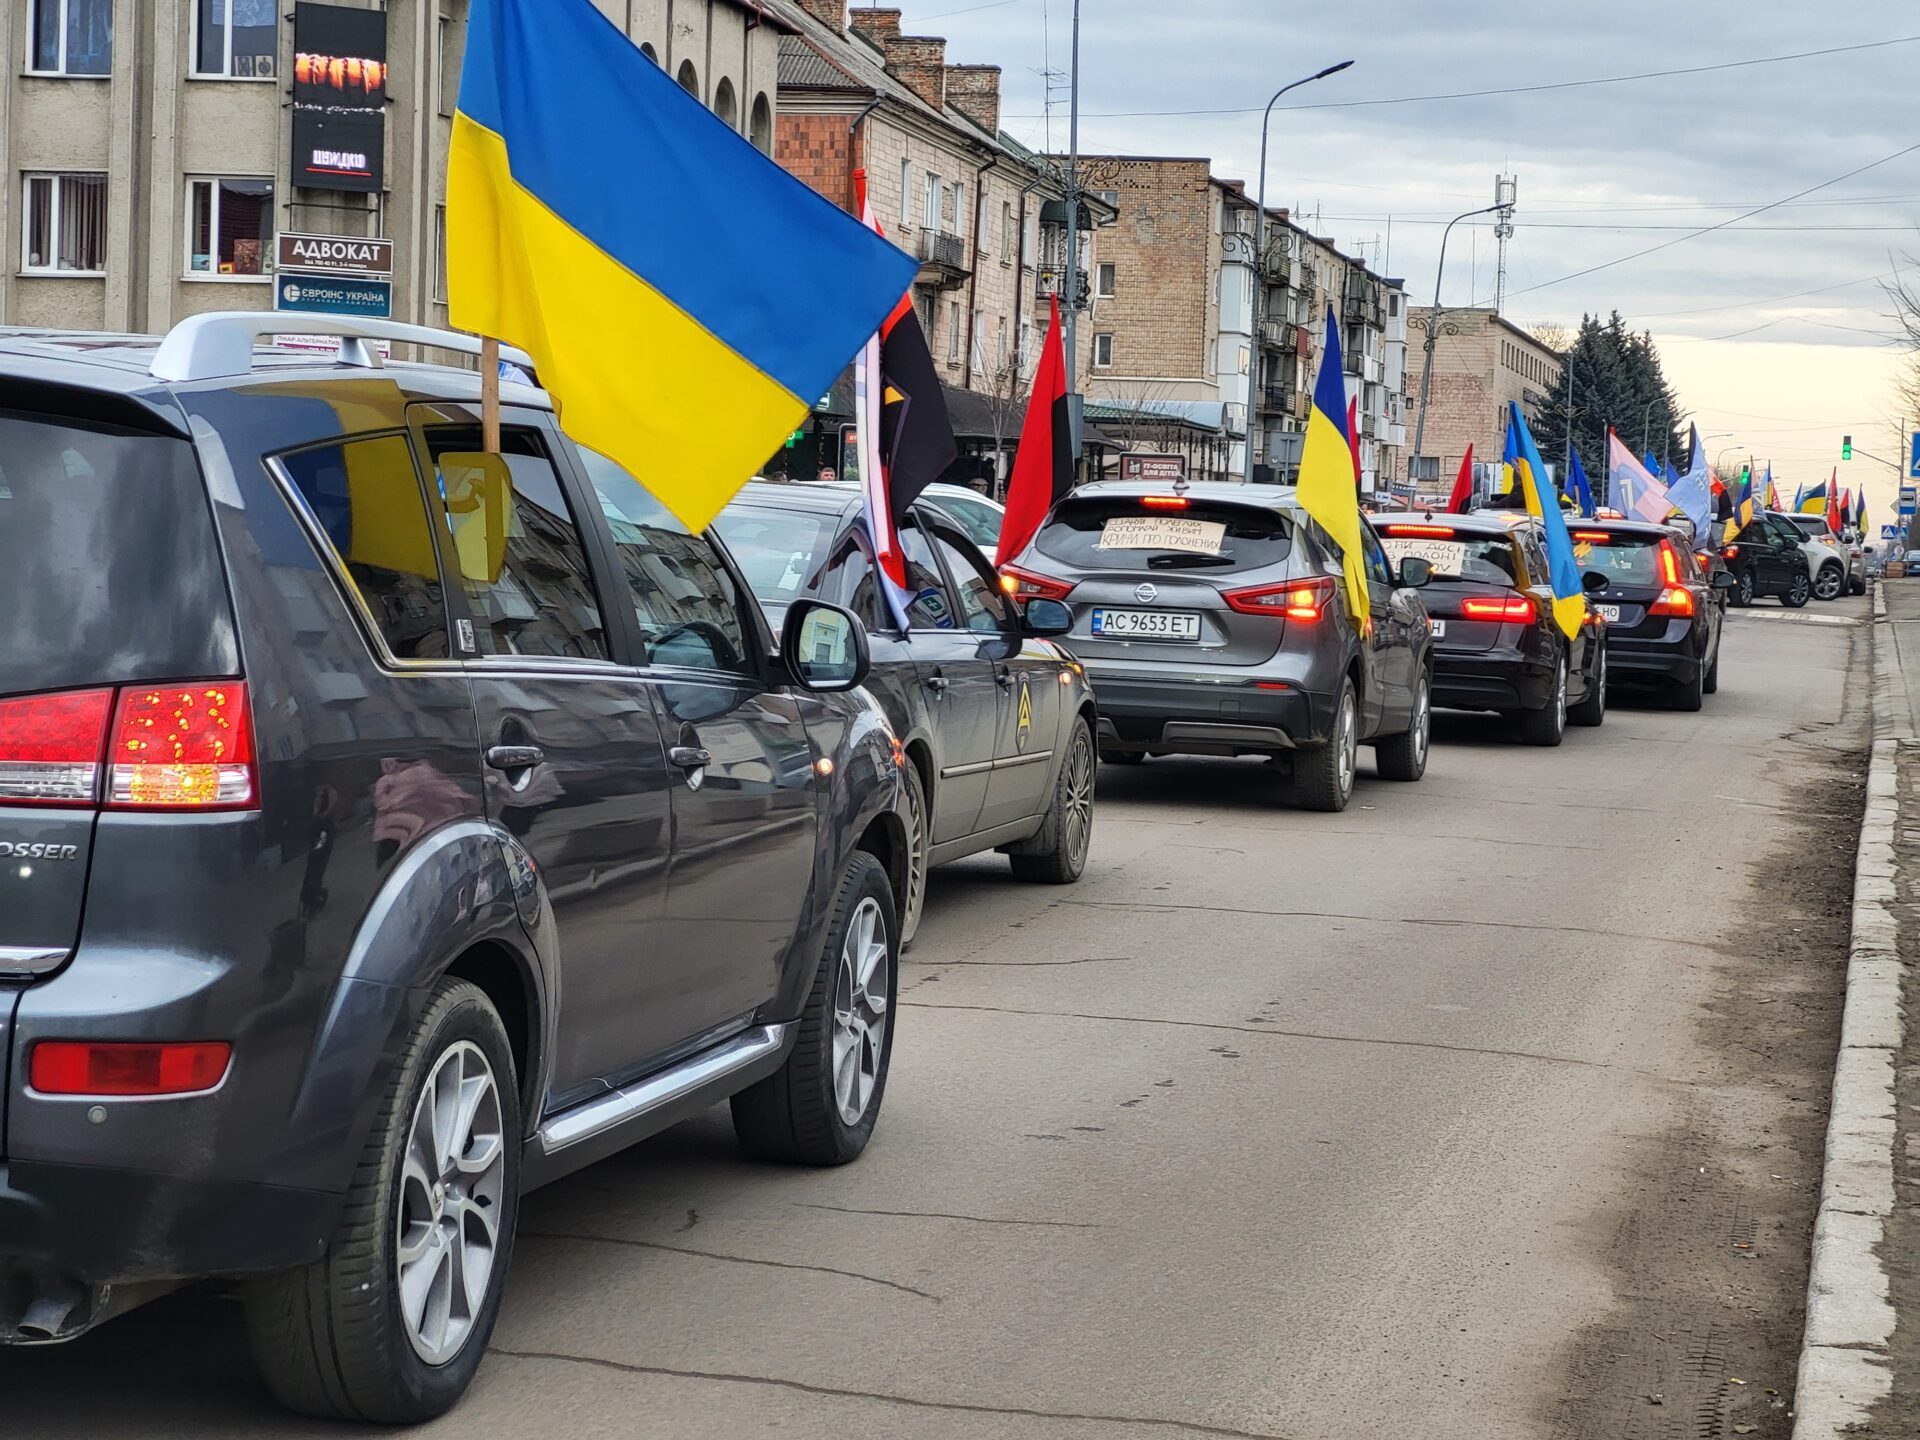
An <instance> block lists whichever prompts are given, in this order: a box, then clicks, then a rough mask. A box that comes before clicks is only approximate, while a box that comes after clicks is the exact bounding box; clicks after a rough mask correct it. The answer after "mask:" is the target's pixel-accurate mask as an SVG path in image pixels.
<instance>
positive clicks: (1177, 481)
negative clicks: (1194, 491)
mask: <svg viewBox="0 0 1920 1440" xmlns="http://www.w3.org/2000/svg"><path fill="white" fill-rule="evenodd" d="M1173 493H1174V494H1176V495H1184V494H1186V493H1187V477H1186V475H1185V474H1180V475H1176V476H1174V477H1173Z"/></svg>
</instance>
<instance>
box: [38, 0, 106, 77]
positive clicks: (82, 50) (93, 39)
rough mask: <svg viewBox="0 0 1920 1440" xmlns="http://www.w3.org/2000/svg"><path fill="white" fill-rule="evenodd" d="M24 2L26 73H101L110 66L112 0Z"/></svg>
mask: <svg viewBox="0 0 1920 1440" xmlns="http://www.w3.org/2000/svg"><path fill="white" fill-rule="evenodd" d="M28 3H29V5H30V6H31V7H32V10H33V15H32V19H31V21H30V25H31V29H30V30H29V31H28V35H29V37H30V38H29V40H28V48H27V73H28V74H31V75H105V74H107V73H108V72H109V71H111V70H112V69H113V0H28Z"/></svg>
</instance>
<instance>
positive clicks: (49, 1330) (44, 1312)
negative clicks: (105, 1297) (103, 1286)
mask: <svg viewBox="0 0 1920 1440" xmlns="http://www.w3.org/2000/svg"><path fill="white" fill-rule="evenodd" d="M83 1299H85V1297H84V1296H83V1295H82V1294H81V1293H80V1292H79V1290H78V1289H70V1288H67V1287H65V1286H62V1287H59V1288H57V1289H55V1290H54V1291H53V1292H51V1293H49V1294H45V1295H42V1296H40V1298H39V1299H37V1300H35V1301H34V1302H33V1304H31V1305H29V1306H28V1307H27V1313H26V1314H24V1315H22V1316H21V1317H20V1321H19V1323H18V1324H17V1325H15V1326H14V1329H16V1330H17V1331H19V1332H20V1338H21V1339H23V1340H27V1341H34V1340H58V1339H59V1338H60V1335H61V1333H62V1332H63V1331H64V1330H65V1329H66V1328H67V1322H68V1321H69V1320H70V1319H72V1317H73V1312H74V1310H75V1309H76V1308H77V1307H78V1306H79V1305H80V1303H81V1301H82V1300H83Z"/></svg>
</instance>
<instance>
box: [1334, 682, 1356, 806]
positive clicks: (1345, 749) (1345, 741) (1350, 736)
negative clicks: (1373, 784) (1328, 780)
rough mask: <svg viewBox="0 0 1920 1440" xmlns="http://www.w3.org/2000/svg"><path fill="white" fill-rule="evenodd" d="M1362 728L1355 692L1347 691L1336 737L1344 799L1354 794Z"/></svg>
mask: <svg viewBox="0 0 1920 1440" xmlns="http://www.w3.org/2000/svg"><path fill="white" fill-rule="evenodd" d="M1359 731H1360V727H1359V724H1358V723H1357V717H1356V716H1355V714H1354V705H1353V692H1352V691H1351V690H1349V691H1347V692H1346V693H1345V694H1344V695H1343V696H1342V697H1341V701H1340V719H1339V729H1338V731H1337V733H1336V734H1335V736H1334V742H1333V743H1334V744H1336V745H1338V746H1339V747H1340V758H1339V762H1338V763H1339V766H1340V771H1339V778H1340V794H1341V796H1342V797H1343V798H1344V797H1345V796H1347V795H1350V794H1352V793H1353V771H1354V767H1355V765H1357V764H1358V763H1359V750H1360V734H1359Z"/></svg>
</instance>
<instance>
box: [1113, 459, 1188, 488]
mask: <svg viewBox="0 0 1920 1440" xmlns="http://www.w3.org/2000/svg"><path fill="white" fill-rule="evenodd" d="M1120 478H1121V479H1122V480H1145V481H1148V482H1150V483H1152V484H1156V485H1171V484H1173V483H1174V482H1175V481H1177V480H1184V479H1186V478H1187V459H1186V456H1184V455H1122V456H1121V457H1120Z"/></svg>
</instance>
